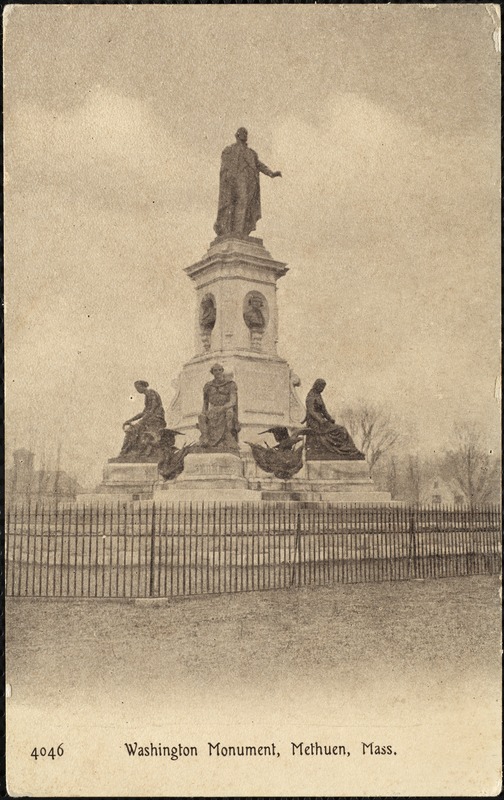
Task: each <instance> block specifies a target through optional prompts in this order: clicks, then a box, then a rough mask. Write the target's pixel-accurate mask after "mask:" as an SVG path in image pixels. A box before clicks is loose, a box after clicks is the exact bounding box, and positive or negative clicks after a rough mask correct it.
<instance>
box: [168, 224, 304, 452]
mask: <svg viewBox="0 0 504 800" xmlns="http://www.w3.org/2000/svg"><path fill="white" fill-rule="evenodd" d="M185 272H186V273H187V275H188V276H189V277H190V278H191V280H192V281H193V283H194V284H195V288H196V303H197V309H196V310H197V313H196V314H195V347H196V349H195V352H196V354H195V356H194V357H193V358H192V359H191V360H190V361H188V362H187V363H186V364H184V366H183V369H182V372H181V373H180V376H179V379H178V382H177V394H176V396H175V398H174V400H173V402H172V404H171V406H170V408H169V409H168V411H167V417H168V425H169V427H172V428H176V429H177V430H180V431H183V432H184V433H185V434H186V441H195V442H196V441H198V438H199V433H198V431H197V429H196V427H195V426H196V424H197V421H198V414H199V413H200V412H201V408H202V402H203V386H204V385H205V383H207V382H208V381H210V380H211V379H212V375H211V374H210V367H211V366H212V365H213V364H215V363H216V362H219V363H220V364H222V366H223V367H224V370H225V372H226V373H228V374H230V375H232V378H233V380H234V381H235V382H236V384H237V387H238V417H239V421H240V424H241V427H242V429H241V431H240V435H239V441H240V450H241V451H242V452H243V453H244V452H246V451H248V447H247V445H246V444H245V443H246V442H247V441H253V442H257V441H261V439H260V438H259V437H258V434H259V433H260V432H261V431H263V430H264V429H265V428H269V427H271V426H272V425H286V426H290V425H300V423H301V420H302V419H303V416H304V407H303V404H302V402H301V401H300V398H299V397H298V396H297V393H296V386H297V385H299V378H297V376H296V375H294V374H293V373H292V371H291V369H290V367H289V364H288V363H287V361H285V359H283V358H281V357H280V356H279V355H278V353H277V340H278V311H277V302H276V282H277V280H278V279H279V278H281V277H282V276H283V275H285V274H286V272H287V267H286V265H285V264H284V263H282V262H280V261H275V260H274V259H273V258H272V257H271V255H270V254H269V253H268V251H267V250H266V249H265V247H264V246H263V243H262V240H261V239H257V238H255V237H247V238H245V239H233V238H218V239H216V240H214V242H212V244H211V245H210V247H209V249H208V252H207V254H206V255H205V257H204V258H202V259H201V261H198V262H197V263H196V264H193V265H192V266H190V267H187V268H186V270H185ZM252 298H258V299H259V300H260V302H261V305H260V308H261V313H262V315H263V318H264V329H263V330H261V332H260V334H259V333H258V332H257V330H251V329H250V328H249V327H248V325H247V322H246V319H245V316H244V315H246V314H247V310H249V309H250V301H251V299H252ZM208 303H210V305H212V306H213V307H214V308H215V312H216V313H215V323H214V326H213V328H212V330H211V331H210V332H209V330H208V328H207V327H206V328H203V327H202V323H201V320H202V313H201V310H202V308H204V307H205V304H208Z"/></svg>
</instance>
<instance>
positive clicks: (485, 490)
mask: <svg viewBox="0 0 504 800" xmlns="http://www.w3.org/2000/svg"><path fill="white" fill-rule="evenodd" d="M453 444H454V447H453V449H452V450H450V451H448V452H447V454H446V458H445V464H444V471H445V474H446V477H448V478H451V479H452V480H454V481H455V482H456V483H457V484H458V486H459V487H460V489H461V491H462V492H463V494H464V495H465V497H466V499H467V502H468V504H469V505H470V506H475V505H480V504H482V503H485V502H488V500H489V498H490V496H491V494H492V492H493V491H494V489H495V483H496V482H498V478H499V465H498V464H497V463H496V462H493V461H492V457H491V453H490V452H489V451H488V450H487V449H485V448H484V446H483V443H482V435H481V431H480V429H479V428H478V427H477V425H475V424H473V423H462V424H458V425H456V426H455V428H454V434H453Z"/></svg>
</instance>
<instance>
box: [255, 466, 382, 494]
mask: <svg viewBox="0 0 504 800" xmlns="http://www.w3.org/2000/svg"><path fill="white" fill-rule="evenodd" d="M259 483H260V488H261V499H262V500H266V501H270V502H274V501H276V502H288V501H297V502H310V503H363V504H381V503H391V502H392V496H391V494H390V492H379V491H378V490H377V489H376V488H375V485H374V483H373V480H372V478H371V476H370V474H369V467H368V465H367V463H366V461H307V462H306V463H305V465H304V469H303V474H302V475H300V476H299V477H298V476H295V477H294V478H292V479H291V480H290V481H280V480H277V479H275V478H269V479H266V480H264V479H261V480H260V481H259Z"/></svg>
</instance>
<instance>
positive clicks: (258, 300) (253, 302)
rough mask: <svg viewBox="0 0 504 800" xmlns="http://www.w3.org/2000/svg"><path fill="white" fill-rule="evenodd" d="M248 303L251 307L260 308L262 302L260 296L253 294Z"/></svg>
mask: <svg viewBox="0 0 504 800" xmlns="http://www.w3.org/2000/svg"><path fill="white" fill-rule="evenodd" d="M250 305H251V306H252V308H262V307H263V305H264V304H263V301H262V300H261V298H260V297H257V295H253V296H252V297H251V298H250Z"/></svg>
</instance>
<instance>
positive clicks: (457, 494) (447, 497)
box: [421, 476, 467, 506]
mask: <svg viewBox="0 0 504 800" xmlns="http://www.w3.org/2000/svg"><path fill="white" fill-rule="evenodd" d="M421 502H422V503H423V504H424V505H429V506H463V505H465V504H466V503H467V498H466V496H465V495H464V494H463V492H462V491H461V489H460V488H459V487H458V486H457V484H456V482H455V481H448V480H444V479H443V478H440V477H439V476H438V477H435V478H432V479H431V480H430V481H428V482H427V483H426V484H425V486H424V489H423V491H422V496H421Z"/></svg>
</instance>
